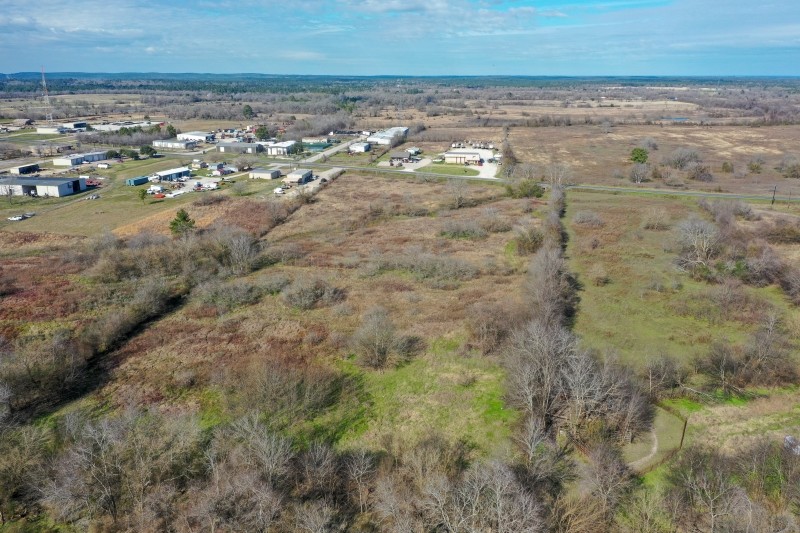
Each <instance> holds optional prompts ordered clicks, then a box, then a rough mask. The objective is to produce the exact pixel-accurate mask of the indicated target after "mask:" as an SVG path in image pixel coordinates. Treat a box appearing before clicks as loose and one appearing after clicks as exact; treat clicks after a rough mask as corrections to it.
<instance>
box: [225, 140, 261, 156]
mask: <svg viewBox="0 0 800 533" xmlns="http://www.w3.org/2000/svg"><path fill="white" fill-rule="evenodd" d="M263 150H264V146H263V145H261V144H259V143H240V142H236V143H219V144H218V145H217V151H218V152H223V153H233V154H257V153H258V152H261V151H263Z"/></svg>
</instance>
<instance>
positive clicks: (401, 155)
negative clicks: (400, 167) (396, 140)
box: [389, 152, 409, 163]
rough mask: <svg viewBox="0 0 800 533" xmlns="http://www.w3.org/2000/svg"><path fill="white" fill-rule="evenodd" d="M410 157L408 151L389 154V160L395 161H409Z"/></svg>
mask: <svg viewBox="0 0 800 533" xmlns="http://www.w3.org/2000/svg"><path fill="white" fill-rule="evenodd" d="M408 158H409V155H408V152H392V153H391V154H390V155H389V161H391V162H394V163H397V162H403V161H408Z"/></svg>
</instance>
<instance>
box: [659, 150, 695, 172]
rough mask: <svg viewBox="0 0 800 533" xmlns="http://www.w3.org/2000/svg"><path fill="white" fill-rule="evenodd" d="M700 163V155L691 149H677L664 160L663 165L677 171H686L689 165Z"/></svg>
mask: <svg viewBox="0 0 800 533" xmlns="http://www.w3.org/2000/svg"><path fill="white" fill-rule="evenodd" d="M701 161H702V158H701V157H700V153H699V152H698V151H697V150H694V149H693V148H678V149H676V150H674V151H673V152H672V153H671V154H669V155H668V156H666V157H665V158H664V164H666V165H669V166H671V167H672V168H676V169H679V170H684V169H686V167H687V166H688V165H689V163H699V162H701Z"/></svg>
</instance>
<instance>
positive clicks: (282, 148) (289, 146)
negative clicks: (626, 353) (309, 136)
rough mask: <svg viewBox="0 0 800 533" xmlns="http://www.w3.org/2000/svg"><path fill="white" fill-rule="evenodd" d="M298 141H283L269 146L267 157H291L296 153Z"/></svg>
mask: <svg viewBox="0 0 800 533" xmlns="http://www.w3.org/2000/svg"><path fill="white" fill-rule="evenodd" d="M296 145H297V141H283V142H279V143H274V144H269V145H267V148H266V150H267V155H289V154H291V153H293V152H294V151H295V149H296V148H295V146H296Z"/></svg>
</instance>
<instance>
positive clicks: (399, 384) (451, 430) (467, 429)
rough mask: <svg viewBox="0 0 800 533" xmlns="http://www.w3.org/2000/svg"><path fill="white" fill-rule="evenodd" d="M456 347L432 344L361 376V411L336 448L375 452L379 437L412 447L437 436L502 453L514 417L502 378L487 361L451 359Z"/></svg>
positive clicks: (450, 343)
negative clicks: (363, 406)
mask: <svg viewBox="0 0 800 533" xmlns="http://www.w3.org/2000/svg"><path fill="white" fill-rule="evenodd" d="M460 344H461V343H460V341H458V340H457V339H437V340H435V341H433V342H432V343H431V347H430V349H429V351H428V353H427V354H425V355H424V356H420V357H419V358H417V359H414V360H412V361H411V362H409V363H407V364H405V365H402V366H399V367H396V368H391V369H387V370H384V371H377V372H372V371H369V372H363V380H364V381H363V383H364V397H365V399H366V400H367V401H366V402H365V403H366V405H367V408H366V410H365V412H364V417H363V419H362V420H360V421H359V424H358V425H356V427H354V428H352V429H348V431H347V433H346V434H344V435H343V438H342V440H341V441H340V444H341V446H343V447H345V448H346V447H351V446H365V447H368V448H371V449H380V448H381V447H382V438H383V437H384V436H385V435H392V434H393V435H397V436H400V438H401V439H403V440H404V441H407V442H414V441H416V440H419V439H420V438H423V437H425V436H427V435H430V434H431V433H437V432H438V433H440V434H442V435H444V436H445V437H446V438H448V439H452V440H456V439H462V438H463V439H466V440H467V441H468V442H471V443H473V444H474V445H475V446H476V447H477V448H478V449H479V450H481V451H482V452H484V453H489V452H491V451H495V450H499V449H502V446H503V444H504V443H506V442H507V441H508V439H509V438H510V435H511V427H512V425H513V423H514V421H515V420H516V419H517V416H518V414H517V412H516V411H514V410H513V409H510V408H508V407H507V406H506V405H505V403H504V401H503V394H504V389H503V384H504V381H505V373H504V371H503V370H502V369H501V368H500V367H499V366H498V365H497V364H495V363H494V362H492V361H490V360H489V359H486V358H482V357H463V356H460V355H457V354H456V353H455V352H456V350H457V349H458V347H459V346H460ZM348 364H352V363H348Z"/></svg>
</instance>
